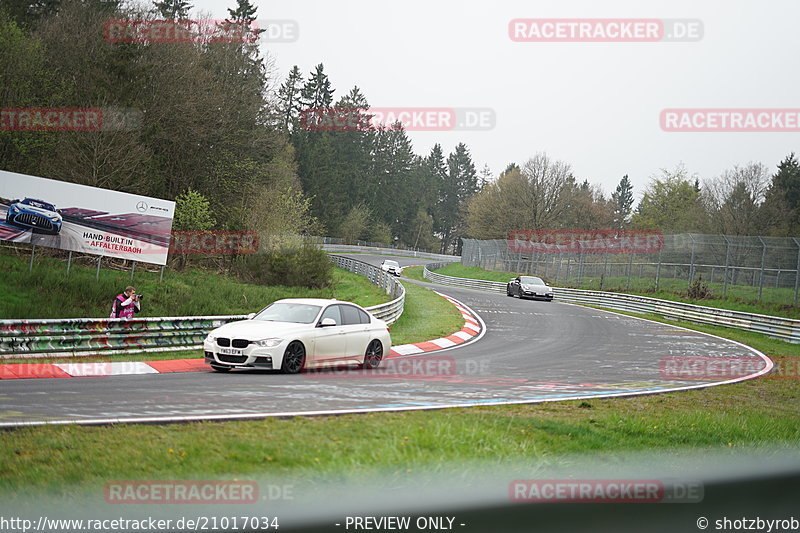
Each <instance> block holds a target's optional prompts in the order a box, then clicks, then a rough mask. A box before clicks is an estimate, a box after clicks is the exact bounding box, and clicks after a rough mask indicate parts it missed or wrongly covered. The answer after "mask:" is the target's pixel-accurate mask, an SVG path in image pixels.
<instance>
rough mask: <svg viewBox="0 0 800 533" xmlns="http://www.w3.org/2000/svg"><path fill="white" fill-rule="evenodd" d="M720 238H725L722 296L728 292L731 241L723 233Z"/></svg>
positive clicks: (798, 258)
mask: <svg viewBox="0 0 800 533" xmlns="http://www.w3.org/2000/svg"><path fill="white" fill-rule="evenodd" d="M722 238H723V239H725V272H724V273H723V275H722V296H725V293H726V292H728V265H729V264H730V261H731V241H729V240H728V238H727V237H726V236H725V235H723V236H722ZM797 260H798V261H800V253H799V254H798V256H797ZM798 264H800V263H798ZM796 298H797V295H796V293H795V299H796ZM795 305H796V304H795Z"/></svg>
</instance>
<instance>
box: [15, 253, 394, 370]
mask: <svg viewBox="0 0 800 533" xmlns="http://www.w3.org/2000/svg"><path fill="white" fill-rule="evenodd" d="M331 261H333V262H334V263H336V266H339V267H341V268H344V269H346V270H349V271H351V272H354V273H356V274H360V275H362V276H365V277H367V278H368V279H369V280H370V281H371V282H372V283H374V284H375V285H378V286H380V287H382V288H383V289H384V290H385V291H386V293H387V294H389V296H390V297H391V298H393V299H392V301H390V302H387V303H384V304H379V305H374V306H372V307H367V308H366V309H367V311H369V312H370V313H372V315H373V316H375V317H376V318H380V319H381V320H385V321H386V322H387V323H388V324H392V323H393V322H395V321H396V320H397V319H398V318H399V317H400V315H401V314H402V313H403V308H404V305H405V288H404V287H403V285H401V284H400V283H399V282H398V281H397V280H396V279H394V277H393V276H391V275H389V274H387V273H386V272H383V271H382V270H381V269H380V268H378V267H375V266H372V265H369V264H367V263H364V262H362V261H357V260H355V259H351V258H347V257H338V256H331ZM246 318H247V316H246V315H226V316H184V317H159V318H132V319H121V318H104V319H100V318H69V319H31V320H0V359H12V358H20V357H25V358H46V357H74V356H83V355H93V354H97V353H104V352H112V353H121V352H145V351H148V352H156V351H176V350H191V349H196V348H201V347H202V345H203V339H205V337H206V335H207V334H208V332H209V331H211V330H212V329H214V328H217V327H219V326H221V325H223V324H226V323H228V322H233V321H236V320H244V319H246Z"/></svg>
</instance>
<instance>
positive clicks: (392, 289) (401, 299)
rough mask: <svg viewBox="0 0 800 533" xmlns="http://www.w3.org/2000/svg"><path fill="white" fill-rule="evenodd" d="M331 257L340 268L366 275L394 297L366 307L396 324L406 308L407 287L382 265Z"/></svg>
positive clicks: (375, 314)
mask: <svg viewBox="0 0 800 533" xmlns="http://www.w3.org/2000/svg"><path fill="white" fill-rule="evenodd" d="M330 258H331V261H333V262H334V263H335V264H336V266H338V267H339V268H343V269H345V270H349V271H350V272H353V273H355V274H359V275H361V276H364V277H366V278H367V279H369V280H370V281H371V282H372V283H373V284H375V285H377V286H379V287H381V288H383V290H384V291H386V294H388V295H389V296H390V297H391V298H392V301H391V302H387V303H385V304H378V305H373V306H372V307H366V308H365V309H366V310H367V311H369V312H370V313H371V314H372V316H374V317H375V318H379V319H381V320H383V321H385V322H386V323H387V324H394V323H395V322H396V321H397V319H398V318H400V315H402V314H403V309H404V308H405V302H406V288H405V287H403V284H402V283H400V282H399V281H397V279H396V278H395V277H394V276H392V275H391V274H389V273H387V272H384V271H383V270H381V269H380V267H376V266H374V265H370V264H369V263H365V262H363V261H358V260H357V259H353V258H351V257H344V256H341V255H333V254H330Z"/></svg>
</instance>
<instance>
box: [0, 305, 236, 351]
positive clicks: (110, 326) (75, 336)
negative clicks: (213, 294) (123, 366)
mask: <svg viewBox="0 0 800 533" xmlns="http://www.w3.org/2000/svg"><path fill="white" fill-rule="evenodd" d="M245 318H247V317H246V316H245V315H230V316H185V317H160V318H132V319H123V318H105V319H98V318H69V319H39V320H37V319H32V320H0V358H3V359H9V358H18V357H20V356H24V357H53V356H59V357H70V356H80V355H88V354H95V353H97V352H106V351H114V352H120V351H122V352H132V351H170V350H187V349H192V348H197V347H199V346H202V344H203V339H204V338H205V336H206V335H207V334H208V332H209V331H211V330H212V329H214V328H217V327H219V326H221V325H223V324H225V323H227V322H233V321H235V320H243V319H245Z"/></svg>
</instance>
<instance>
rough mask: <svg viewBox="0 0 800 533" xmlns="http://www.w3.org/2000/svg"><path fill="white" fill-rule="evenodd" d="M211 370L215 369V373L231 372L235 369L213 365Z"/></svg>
mask: <svg viewBox="0 0 800 533" xmlns="http://www.w3.org/2000/svg"><path fill="white" fill-rule="evenodd" d="M211 368H213V369H214V372H230V371H231V369H232V368H233V367H230V366H220V365H211Z"/></svg>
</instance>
